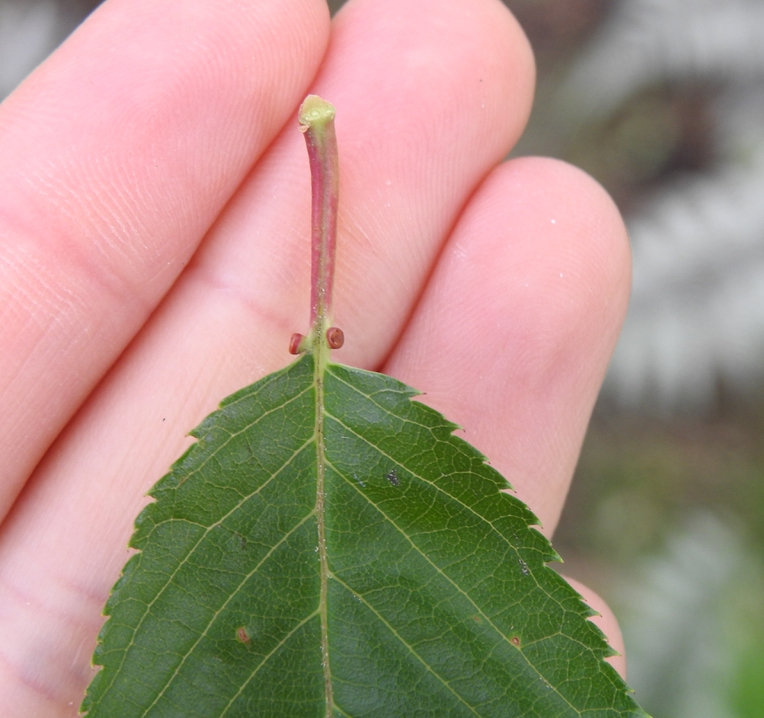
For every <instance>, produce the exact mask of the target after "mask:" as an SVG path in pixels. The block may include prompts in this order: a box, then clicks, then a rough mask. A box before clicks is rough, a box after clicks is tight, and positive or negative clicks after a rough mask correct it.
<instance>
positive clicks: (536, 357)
mask: <svg viewBox="0 0 764 718" xmlns="http://www.w3.org/2000/svg"><path fill="white" fill-rule="evenodd" d="M630 266H631V265H630V255H629V249H628V242H627V238H626V232H625V229H624V226H623V222H622V220H621V218H620V216H619V214H618V211H617V210H616V208H615V206H614V205H613V203H612V201H611V200H610V198H609V197H608V196H607V195H606V194H605V192H604V191H602V189H601V188H600V187H599V186H598V185H596V184H595V183H594V182H593V181H592V180H591V179H590V178H589V177H588V176H586V175H585V174H584V173H582V172H580V171H579V170H576V169H574V168H572V167H570V166H568V165H565V164H563V163H560V162H556V161H552V160H544V159H538V158H527V159H518V160H513V161H510V162H509V163H507V164H506V165H504V166H502V167H501V168H499V169H498V170H496V171H495V172H494V173H493V174H492V175H491V177H490V178H489V179H488V180H487V181H486V182H485V183H484V184H483V186H481V187H480V189H479V190H478V191H477V192H476V194H475V196H474V197H473V199H472V201H471V202H470V205H469V207H468V208H467V210H466V211H465V213H464V214H463V216H462V217H461V219H460V221H459V223H458V225H457V226H456V228H455V230H454V233H453V235H452V236H451V239H450V241H449V244H448V246H447V248H446V249H445V251H444V253H443V255H442V256H441V259H440V261H439V263H438V266H437V267H436V269H435V271H434V274H433V277H432V280H431V281H430V283H429V285H428V287H427V290H426V293H425V294H424V296H423V297H422V300H421V302H420V304H419V306H418V307H417V309H416V312H415V314H414V316H413V318H412V321H411V322H410V323H409V325H408V326H407V327H406V331H405V333H404V335H403V337H402V339H401V342H400V344H399V345H398V347H397V348H396V350H395V353H394V354H393V355H392V356H391V358H390V361H389V362H388V363H387V366H386V367H385V371H386V372H387V373H389V374H392V375H393V376H396V377H399V378H401V379H402V380H403V381H405V382H407V383H409V384H411V385H412V386H416V387H417V388H418V389H420V390H422V391H424V392H425V393H426V396H424V397H423V401H425V402H426V403H428V404H430V405H432V406H433V407H435V408H436V409H438V410H440V411H442V412H443V413H444V414H445V415H446V416H448V417H449V418H450V419H451V420H452V421H455V422H456V423H458V424H459V425H460V426H462V427H464V430H465V431H464V438H465V439H466V440H467V441H469V442H470V443H471V444H473V445H475V446H476V447H477V448H478V449H480V450H481V451H482V452H483V453H484V454H485V455H486V456H487V457H489V459H490V461H491V463H492V464H493V466H494V467H496V469H498V470H499V472H500V473H502V474H503V475H504V476H505V477H506V478H507V479H508V481H509V482H510V483H511V484H512V486H513V487H514V488H515V490H516V491H517V494H518V496H519V497H520V498H521V499H522V500H523V501H525V503H527V504H528V505H529V506H530V507H531V509H532V510H533V511H534V512H535V513H536V515H537V516H538V517H539V518H540V520H541V523H542V526H543V530H544V533H545V534H546V535H548V536H550V535H551V534H552V532H553V531H554V528H555V526H556V525H557V520H558V518H559V515H560V511H561V509H562V505H563V502H564V500H565V495H566V493H567V490H568V485H569V483H570V479H571V476H572V474H573V469H574V467H575V463H576V460H577V458H578V454H579V451H580V448H581V443H582V441H583V436H584V432H585V431H586V426H587V424H588V421H589V416H590V413H591V409H592V406H593V404H594V400H595V399H596V396H597V393H598V391H599V387H600V384H601V383H602V379H603V376H604V372H605V368H606V366H607V363H608V360H609V358H610V355H611V353H612V350H613V347H614V345H615V341H616V338H617V335H618V332H619V330H620V326H621V323H622V321H623V317H624V314H625V311H626V305H627V301H628V293H629V285H630Z"/></svg>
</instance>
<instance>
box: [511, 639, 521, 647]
mask: <svg viewBox="0 0 764 718" xmlns="http://www.w3.org/2000/svg"><path fill="white" fill-rule="evenodd" d="M509 641H510V643H511V644H512V645H513V646H517V647H518V648H519V647H520V637H519V636H512V638H510V639H509Z"/></svg>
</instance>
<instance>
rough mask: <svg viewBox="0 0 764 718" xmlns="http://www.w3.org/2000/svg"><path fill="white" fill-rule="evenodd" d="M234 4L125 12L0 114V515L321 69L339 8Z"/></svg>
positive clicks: (121, 2)
mask: <svg viewBox="0 0 764 718" xmlns="http://www.w3.org/2000/svg"><path fill="white" fill-rule="evenodd" d="M225 4H226V9H225V12H221V8H220V4H219V3H218V2H209V1H200V2H196V3H188V2H185V1H183V0H165V1H164V2H161V3H156V2H153V1H152V0H109V2H107V3H105V4H104V5H103V6H101V7H100V8H99V9H98V10H97V11H96V12H95V13H94V14H93V15H92V16H91V17H90V18H89V19H88V20H87V21H86V22H85V24H84V25H83V26H82V27H81V28H80V29H79V30H78V31H76V32H75V33H74V35H73V36H72V37H71V38H70V39H69V40H68V41H67V42H66V43H65V44H64V45H63V46H62V47H61V48H60V49H59V50H58V51H57V52H56V53H54V55H53V56H52V57H51V58H50V59H49V60H48V61H47V62H46V63H44V65H43V66H41V67H40V68H39V69H38V70H37V71H36V72H35V73H34V74H33V75H32V76H31V77H30V78H29V79H28V80H27V81H26V82H25V83H24V84H23V85H22V86H21V87H20V88H19V89H18V90H17V91H16V92H15V93H13V94H12V95H11V97H10V98H9V99H8V100H7V101H6V102H5V103H3V105H2V107H0V134H1V135H2V137H3V145H4V148H3V153H2V156H0V238H2V240H1V244H0V347H2V348H3V350H2V353H1V354H0V405H1V406H2V407H3V412H2V413H1V414H0V456H2V457H3V460H2V461H3V467H2V482H0V518H2V517H3V516H4V515H5V513H6V512H7V510H8V507H9V506H10V505H11V503H12V502H13V500H14V498H15V496H16V495H17V493H18V491H19V489H20V487H21V485H22V484H23V482H24V480H25V478H26V477H27V476H28V475H29V473H30V472H31V470H32V469H33V467H34V466H35V464H36V463H37V461H38V460H39V458H40V457H41V455H42V454H43V453H44V451H45V450H46V448H47V447H48V446H49V444H50V443H51V441H52V440H53V439H54V438H55V436H56V435H57V434H58V432H59V431H60V430H61V428H62V427H63V425H64V424H65V423H66V421H67V419H68V418H69V417H70V416H71V415H72V413H73V412H74V411H75V410H76V409H77V407H78V406H79V405H80V404H81V402H82V401H83V400H84V398H85V397H86V396H87V394H88V393H89V392H90V390H91V389H92V388H93V387H94V386H95V384H96V383H97V382H98V381H99V379H100V378H101V376H102V375H103V373H104V372H105V371H106V369H107V368H108V367H109V366H110V365H111V364H112V363H113V362H114V360H115V359H116V357H117V356H118V355H119V354H120V352H121V351H122V349H123V348H124V347H125V346H126V344H127V343H128V342H129V341H130V339H131V338H132V337H133V335H134V334H135V333H136V332H137V330H138V329H139V328H140V327H141V325H142V324H143V323H144V322H145V320H146V319H147V318H148V316H149V314H150V313H151V311H152V310H153V308H154V307H155V306H156V304H157V303H158V302H159V300H160V299H161V297H162V296H163V295H164V294H165V292H166V291H167V290H168V289H169V287H170V286H171V285H172V283H173V281H174V280H175V278H176V277H177V275H178V274H179V272H180V270H181V269H182V267H183V266H184V264H185V263H186V261H187V260H188V258H189V257H190V256H191V254H192V253H193V251H194V250H195V248H196V247H197V245H198V243H199V241H200V240H201V238H202V237H203V236H204V234H205V232H206V230H207V229H208V228H209V227H210V225H211V224H212V222H213V221H214V219H215V217H216V216H217V215H218V213H219V212H220V210H221V209H222V207H223V205H224V204H225V203H226V201H227V200H228V198H229V197H230V196H231V194H232V193H233V191H234V189H235V188H236V187H237V186H238V184H239V183H240V182H241V180H242V178H243V177H244V176H245V174H246V172H247V171H248V169H249V167H251V165H252V164H253V163H254V162H255V161H256V160H257V158H258V157H259V156H260V154H261V153H262V152H263V150H264V149H265V148H266V147H267V146H268V144H269V143H270V141H271V139H272V138H273V137H274V136H275V134H276V132H277V131H278V130H279V128H280V127H281V125H282V124H283V123H284V122H285V121H286V120H287V119H288V118H289V117H290V116H291V113H292V110H293V108H294V106H295V104H296V103H297V102H298V101H299V99H300V98H301V96H302V95H303V94H304V92H305V88H306V87H307V85H308V83H309V82H310V80H311V79H312V77H313V75H314V73H315V71H316V68H317V67H318V63H319V62H320V60H321V57H322V55H323V52H324V49H325V46H326V42H327V38H328V32H329V17H328V12H327V8H326V4H325V3H324V2H322V1H321V0H257V1H253V2H238V3H225ZM94 57H98V58H99V59H98V62H93V58H94Z"/></svg>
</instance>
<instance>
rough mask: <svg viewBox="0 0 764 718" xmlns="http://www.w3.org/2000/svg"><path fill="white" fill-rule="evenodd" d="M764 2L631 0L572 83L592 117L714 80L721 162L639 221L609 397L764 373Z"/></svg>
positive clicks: (703, 386) (645, 397)
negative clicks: (661, 86) (657, 88)
mask: <svg viewBox="0 0 764 718" xmlns="http://www.w3.org/2000/svg"><path fill="white" fill-rule="evenodd" d="M763 29H764V2H762V1H761V0H623V1H622V2H620V3H619V4H618V5H617V6H616V8H615V9H614V11H613V13H612V15H611V17H610V18H609V21H608V22H607V23H606V24H605V26H604V27H603V28H602V31H601V33H600V34H599V36H598V37H596V38H595V39H594V40H593V41H592V42H591V43H590V45H589V46H588V48H587V50H586V51H585V53H584V55H583V56H582V57H581V58H580V60H579V61H578V62H577V63H576V64H575V65H574V67H573V68H572V70H571V72H570V74H569V76H568V78H567V80H566V81H565V82H564V83H563V85H562V87H561V89H560V91H559V94H558V102H560V103H564V105H565V107H566V112H567V117H570V116H571V113H572V116H573V118H574V123H576V122H577V123H584V122H588V121H591V120H594V119H602V118H605V117H608V116H609V115H610V114H611V113H612V112H613V111H614V110H615V109H616V108H617V107H618V105H619V104H620V103H622V102H624V101H625V100H626V99H627V98H628V97H630V96H631V95H633V94H634V93H636V92H638V91H639V90H641V89H643V88H646V87H649V86H651V85H654V84H657V83H661V82H675V83H681V82H685V81H688V80H690V81H697V80H703V81H709V82H714V83H716V84H717V85H718V87H720V88H721V89H720V91H719V93H718V95H717V99H716V105H715V115H716V125H715V130H714V131H715V141H716V145H717V147H716V152H715V155H716V157H717V158H718V160H717V163H716V166H715V168H714V170H713V171H710V172H707V173H703V174H697V175H686V176H684V177H683V178H681V179H679V180H674V181H673V182H672V183H670V184H667V185H664V186H663V187H662V188H661V189H660V190H659V192H657V193H656V196H655V197H654V198H653V200H652V201H651V202H648V203H647V204H646V205H645V206H644V207H643V208H642V209H641V210H640V211H639V212H638V214H636V215H635V216H632V217H628V218H627V224H628V226H629V233H630V236H631V239H632V248H633V252H634V289H633V295H632V302H631V306H630V310H629V316H628V318H627V321H626V326H625V328H624V331H623V334H622V337H621V340H620V342H619V345H618V348H617V350H616V354H615V357H614V359H613V362H612V364H611V368H610V371H609V374H608V378H607V381H606V384H605V395H606V396H609V397H610V398H612V399H614V400H615V401H616V402H617V403H619V404H621V405H625V406H629V407H642V408H648V407H649V408H650V409H651V410H657V411H659V412H666V411H673V410H675V409H679V408H690V409H697V408H702V407H703V406H704V405H707V404H709V403H710V402H712V401H713V399H714V398H715V395H716V391H717V386H718V384H719V381H720V380H722V381H723V382H724V384H725V386H728V387H733V388H741V389H746V388H747V387H748V386H750V385H751V384H753V383H754V382H760V381H761V379H762V378H763V377H764V121H763V120H762V118H764V42H762V39H761V35H762V30H763Z"/></svg>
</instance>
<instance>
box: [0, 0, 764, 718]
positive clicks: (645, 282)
mask: <svg viewBox="0 0 764 718" xmlns="http://www.w3.org/2000/svg"><path fill="white" fill-rule="evenodd" d="M505 2H506V4H507V5H508V6H509V7H510V9H511V10H512V11H513V12H514V13H515V15H516V17H517V18H518V20H519V21H520V23H521V24H522V26H523V27H524V28H525V31H526V33H527V35H528V36H529V38H530V40H531V43H532V44H533V47H534V50H535V53H536V59H537V64H538V70H539V85H538V92H537V97H536V102H535V106H534V111H533V116H532V118H531V122H530V124H529V126H528V129H527V131H526V133H525V135H524V136H523V138H522V140H521V142H520V145H519V146H518V148H517V149H516V150H515V151H514V153H513V154H515V155H523V154H542V155H552V156H556V157H560V158H562V159H565V160H567V161H569V162H572V163H574V164H576V165H578V166H580V167H582V168H583V169H585V170H586V171H588V172H589V173H590V174H592V175H593V176H594V177H595V178H596V179H597V180H599V182H600V183H602V184H603V185H604V186H605V188H606V189H607V190H608V191H609V192H610V193H611V195H612V196H613V197H614V199H615V201H616V202H617V203H618V205H619V207H620V209H621V211H622V212H623V214H624V216H625V218H626V221H627V224H628V227H629V232H630V236H631V241H632V248H633V253H634V288H633V294H632V300H631V305H630V310H629V316H628V318H627V322H626V326H625V327H624V331H623V335H622V337H621V340H620V342H619V345H618V348H617V350H616V354H615V356H614V358H613V362H612V365H611V368H610V371H609V374H608V377H607V380H606V383H605V386H604V388H603V391H602V395H601V397H600V401H599V403H598V405H597V408H596V410H595V415H594V418H593V420H592V424H591V427H590V431H589V434H588V436H587V439H586V443H585V445H584V449H583V453H582V455H581V460H580V462H579V466H578V469H577V475H576V478H575V481H574V483H573V488H572V490H571V496H570V501H569V503H568V506H567V508H566V512H565V514H564V516H563V519H562V522H561V525H560V527H559V529H558V532H557V535H556V540H555V544H556V547H557V549H558V550H559V552H560V553H561V554H562V555H563V556H564V557H565V560H566V565H565V568H564V570H565V572H566V573H568V574H569V575H571V576H574V577H576V578H579V579H580V580H583V581H585V582H586V583H588V584H589V585H590V586H592V587H593V588H594V589H595V590H597V591H598V592H599V593H600V594H601V595H602V596H603V597H605V598H606V599H607V600H608V601H609V602H610V604H611V605H612V606H613V607H614V609H615V611H616V614H617V615H618V616H619V619H620V620H621V624H622V627H623V630H624V633H625V638H626V645H627V648H628V659H629V682H630V683H631V684H632V685H633V687H634V688H635V689H636V691H637V697H638V699H639V700H640V702H641V703H642V704H643V705H644V707H645V708H646V709H647V710H648V711H649V712H650V713H651V714H653V715H654V716H655V718H690V717H692V718H754V717H757V718H759V717H762V718H764V520H763V519H764V441H762V429H764V40H762V35H764V0H505ZM97 4H98V3H96V2H93V1H92V0H0V97H4V96H5V95H6V94H8V93H9V92H10V91H11V90H12V89H13V87H15V85H16V84H17V83H18V82H19V81H20V80H21V79H22V78H23V77H24V76H25V75H26V74H27V73H28V72H29V71H30V70H31V69H32V68H33V67H34V66H35V65H36V64H38V63H39V62H40V61H41V60H42V59H43V58H44V57H45V56H46V55H47V54H48V53H49V52H50V51H51V50H52V49H53V48H54V47H55V46H56V45H57V44H58V43H59V42H60V41H61V40H62V39H64V38H65V37H66V36H67V35H68V33H69V32H71V30H72V29H73V28H74V27H75V26H76V25H77V24H78V23H79V22H81V20H82V19H83V18H84V17H85V15H86V14H87V13H88V12H90V11H91V10H92V9H93V7H95V5H97ZM329 4H330V6H331V7H332V10H334V11H336V10H337V9H338V8H339V6H340V5H341V4H342V2H341V0H338V1H333V2H330V3H329Z"/></svg>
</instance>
